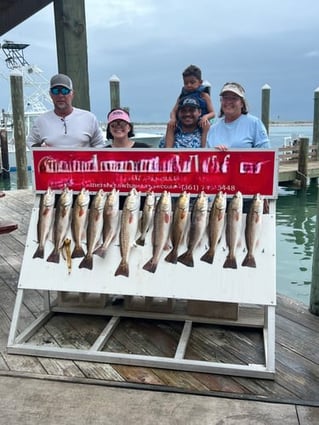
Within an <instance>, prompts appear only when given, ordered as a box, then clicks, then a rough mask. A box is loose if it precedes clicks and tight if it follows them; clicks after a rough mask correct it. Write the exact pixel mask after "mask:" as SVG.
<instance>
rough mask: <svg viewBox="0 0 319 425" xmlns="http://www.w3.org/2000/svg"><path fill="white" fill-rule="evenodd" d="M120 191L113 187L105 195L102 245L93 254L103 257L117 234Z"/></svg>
mask: <svg viewBox="0 0 319 425" xmlns="http://www.w3.org/2000/svg"><path fill="white" fill-rule="evenodd" d="M119 205H120V192H119V190H116V189H113V190H112V191H111V192H110V193H109V194H108V195H107V197H106V201H105V205H104V211H103V231H102V245H101V246H99V247H98V248H97V249H96V250H95V251H94V254H97V255H99V256H100V257H102V258H104V257H105V254H106V251H107V249H108V247H109V246H110V244H111V242H112V241H113V240H114V238H115V236H116V235H117V231H118V227H119V219H120V210H119Z"/></svg>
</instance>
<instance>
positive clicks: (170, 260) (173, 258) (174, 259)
mask: <svg viewBox="0 0 319 425" xmlns="http://www.w3.org/2000/svg"><path fill="white" fill-rule="evenodd" d="M165 261H167V262H168V263H173V264H177V251H176V249H172V250H171V252H170V253H169V254H167V255H166V257H165Z"/></svg>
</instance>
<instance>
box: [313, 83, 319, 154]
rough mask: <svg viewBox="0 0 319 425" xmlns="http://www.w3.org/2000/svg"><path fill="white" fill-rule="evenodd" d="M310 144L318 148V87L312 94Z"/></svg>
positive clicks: (318, 151)
mask: <svg viewBox="0 0 319 425" xmlns="http://www.w3.org/2000/svg"><path fill="white" fill-rule="evenodd" d="M312 144H313V145H316V146H317V147H318V148H319V87H318V88H317V89H316V90H315V92H314V112H313V132H312ZM317 159H318V160H319V149H317Z"/></svg>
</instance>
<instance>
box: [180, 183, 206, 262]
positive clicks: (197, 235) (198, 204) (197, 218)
mask: <svg viewBox="0 0 319 425" xmlns="http://www.w3.org/2000/svg"><path fill="white" fill-rule="evenodd" d="M207 214H208V197H207V195H206V194H205V193H204V192H203V191H202V192H201V193H200V194H199V195H198V196H197V199H196V201H195V203H194V205H193V209H192V214H191V224H190V229H189V238H188V245H187V251H185V252H184V253H183V254H182V255H180V256H179V257H178V258H177V261H178V262H180V263H182V264H184V265H185V266H188V267H194V250H195V249H196V247H197V246H198V245H199V244H200V242H201V240H202V238H203V236H204V233H205V230H206V226H207Z"/></svg>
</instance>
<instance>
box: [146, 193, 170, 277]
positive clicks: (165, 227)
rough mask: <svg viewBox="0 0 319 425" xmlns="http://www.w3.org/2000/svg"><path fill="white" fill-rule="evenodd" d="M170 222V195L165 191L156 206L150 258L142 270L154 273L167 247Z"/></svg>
mask: <svg viewBox="0 0 319 425" xmlns="http://www.w3.org/2000/svg"><path fill="white" fill-rule="evenodd" d="M171 221H172V200H171V194H170V193H169V192H167V191H166V190H165V191H164V192H163V193H162V195H161V197H160V199H159V201H158V202H157V204H156V208H155V215H154V226H153V233H152V245H153V251H152V254H153V255H152V258H151V259H150V260H149V261H148V262H147V263H146V264H144V266H143V269H144V270H147V271H148V272H150V273H155V271H156V269H157V265H158V262H159V260H160V257H161V255H162V252H163V250H164V248H165V246H167V241H168V239H169V232H170V227H171Z"/></svg>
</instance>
